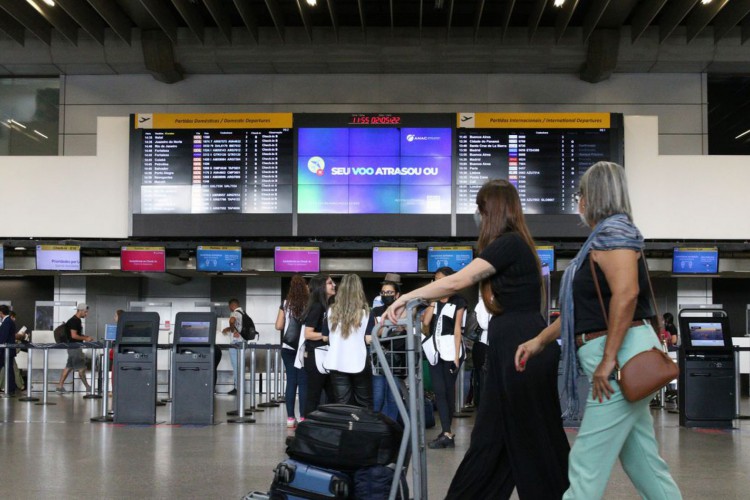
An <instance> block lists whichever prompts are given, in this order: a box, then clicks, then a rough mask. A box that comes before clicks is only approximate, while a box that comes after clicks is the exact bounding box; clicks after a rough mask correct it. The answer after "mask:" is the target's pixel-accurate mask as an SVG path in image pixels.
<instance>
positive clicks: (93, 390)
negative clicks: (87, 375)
mask: <svg viewBox="0 0 750 500" xmlns="http://www.w3.org/2000/svg"><path fill="white" fill-rule="evenodd" d="M94 377H96V347H92V348H91V385H90V386H89V393H88V394H86V395H84V396H83V399H99V398H101V396H100V395H99V394H97V393H96V380H95V378H94Z"/></svg>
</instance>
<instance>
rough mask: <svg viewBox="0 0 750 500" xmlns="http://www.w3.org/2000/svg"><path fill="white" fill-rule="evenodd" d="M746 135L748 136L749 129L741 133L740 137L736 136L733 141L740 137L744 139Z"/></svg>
mask: <svg viewBox="0 0 750 500" xmlns="http://www.w3.org/2000/svg"><path fill="white" fill-rule="evenodd" d="M747 134H750V128H749V129H747V130H745V131H744V132H742V133H741V134H740V135H738V136H737V137H735V139H739V138H740V137H744V136H746V135H747Z"/></svg>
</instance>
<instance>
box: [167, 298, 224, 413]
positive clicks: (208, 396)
mask: <svg viewBox="0 0 750 500" xmlns="http://www.w3.org/2000/svg"><path fill="white" fill-rule="evenodd" d="M175 319H176V325H175V333H174V345H173V346H172V349H173V352H172V384H173V385H172V423H173V424H213V423H214V380H213V377H214V344H215V341H216V315H215V314H214V313H210V312H208V313H205V312H201V313H182V312H181V313H177V317H176V318H175Z"/></svg>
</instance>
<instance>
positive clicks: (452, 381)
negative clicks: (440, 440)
mask: <svg viewBox="0 0 750 500" xmlns="http://www.w3.org/2000/svg"><path fill="white" fill-rule="evenodd" d="M451 368H455V364H454V363H453V361H443V360H442V359H438V362H437V364H436V365H435V366H432V365H430V375H431V376H432V390H433V391H435V406H437V409H438V414H439V415H440V426H441V427H442V432H450V431H451V423H452V422H453V414H454V413H456V378H457V377H458V370H454V372H453V373H451Z"/></svg>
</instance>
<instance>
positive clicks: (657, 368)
mask: <svg viewBox="0 0 750 500" xmlns="http://www.w3.org/2000/svg"><path fill="white" fill-rule="evenodd" d="M640 260H642V261H643V266H644V268H645V270H646V277H647V278H648V287H649V290H650V291H651V302H652V303H653V307H654V312H655V313H656V315H655V316H654V317H653V318H652V321H651V326H652V327H653V328H654V330H655V332H659V331H661V329H662V328H661V316H659V309H658V308H657V306H656V297H654V287H653V286H652V285H651V276H649V273H648V263H647V262H646V256H645V255H644V254H643V252H641V258H640ZM589 263H590V264H591V276H592V277H593V279H594V286H595V287H596V294H597V295H598V296H599V305H600V306H601V308H602V314H603V315H604V322H605V323H606V324H607V327H609V318H608V317H607V311H606V309H605V308H604V299H602V291H601V289H600V288H599V278H598V276H597V274H596V269H595V267H594V259H593V258H591V256H589ZM656 336H657V337H658V336H659V334H658V333H656ZM660 343H661V346H662V349H657V348H656V347H654V348H651V349H649V350H647V351H643V352H639V353H638V354H636V355H635V356H633V357H632V358H630V359H629V360H628V361H627V362H626V363H625V364H624V365H622V366H619V365H618V366H616V367H615V369H616V370H617V383H618V384H619V385H620V391H621V392H622V395H623V396H624V397H625V399H627V400H628V401H630V402H635V401H640V400H641V399H643V398H646V397H649V396H651V395H652V394H654V393H655V392H656V391H658V390H659V389H661V388H662V387H664V386H665V385H667V384H668V383H669V382H671V381H672V380H674V379H676V378H677V377H678V375H679V374H680V369H679V367H678V366H677V363H675V362H674V361H672V358H670V357H669V356H668V355H667V353H666V350H667V346H666V344H665V343H664V342H661V339H660Z"/></svg>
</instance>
